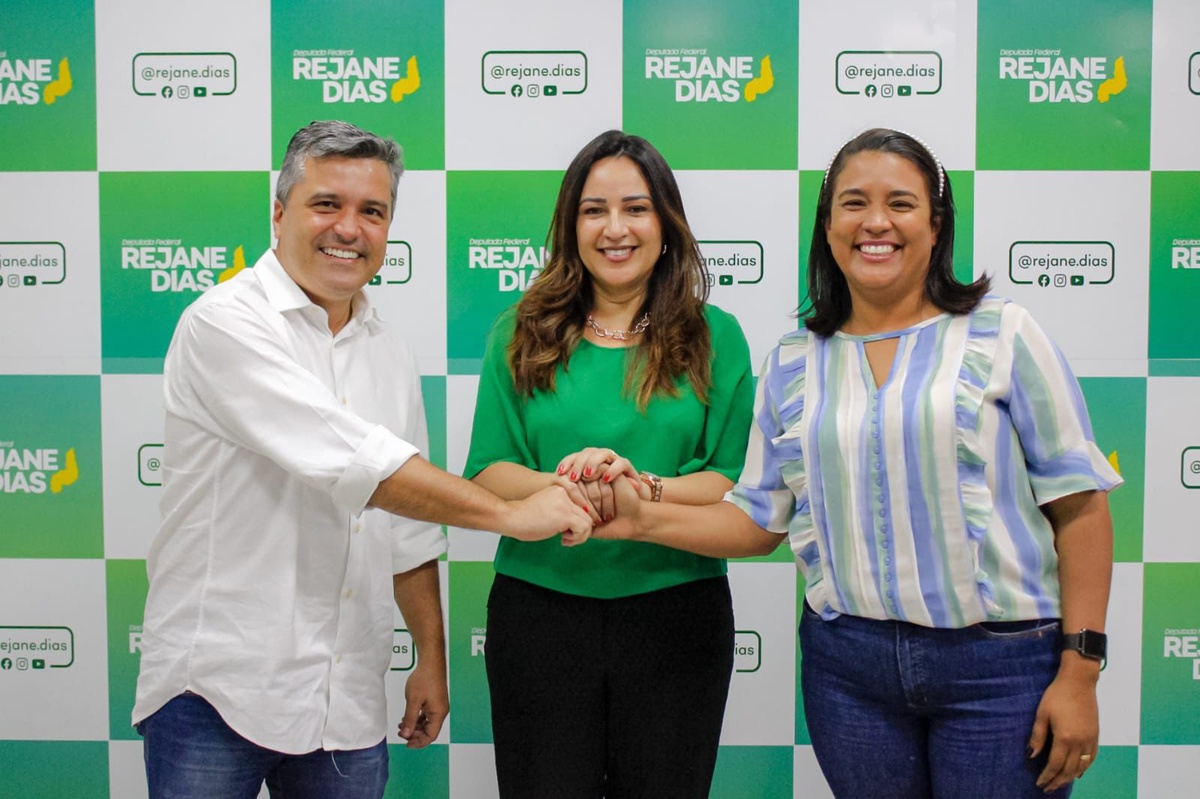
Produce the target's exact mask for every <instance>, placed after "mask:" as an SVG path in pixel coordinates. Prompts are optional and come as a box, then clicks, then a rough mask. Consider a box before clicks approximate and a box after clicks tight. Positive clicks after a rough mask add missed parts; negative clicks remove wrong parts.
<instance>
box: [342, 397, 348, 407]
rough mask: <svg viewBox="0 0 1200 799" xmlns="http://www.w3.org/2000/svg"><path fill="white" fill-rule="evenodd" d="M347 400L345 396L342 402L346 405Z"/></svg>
mask: <svg viewBox="0 0 1200 799" xmlns="http://www.w3.org/2000/svg"><path fill="white" fill-rule="evenodd" d="M346 402H347V400H346V398H345V397H342V404H343V405H345V404H346Z"/></svg>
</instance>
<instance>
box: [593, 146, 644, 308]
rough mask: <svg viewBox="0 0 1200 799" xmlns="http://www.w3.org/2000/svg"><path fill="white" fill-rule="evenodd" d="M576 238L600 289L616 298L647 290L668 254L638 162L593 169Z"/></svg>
mask: <svg viewBox="0 0 1200 799" xmlns="http://www.w3.org/2000/svg"><path fill="white" fill-rule="evenodd" d="M575 236H576V239H577V241H578V244H579V257H580V259H581V260H582V261H583V265H584V267H585V268H586V269H587V271H588V274H590V275H591V276H592V280H593V281H594V284H595V287H596V290H597V291H600V292H603V293H604V294H607V295H610V296H615V297H623V296H628V295H636V294H638V293H643V292H645V290H646V284H647V283H648V282H649V281H650V274H651V273H652V272H653V271H654V265H655V264H656V263H657V262H658V257H659V255H660V254H661V253H662V246H663V241H662V225H661V224H660V223H659V219H658V213H657V211H655V209H654V204H653V203H652V202H651V200H650V187H649V186H648V185H647V184H646V179H645V178H644V177H642V171H641V169H639V168H638V166H637V164H636V163H634V162H633V161H631V160H630V159H628V158H625V157H623V156H613V157H609V158H602V159H601V160H599V161H597V162H596V163H595V164H593V165H592V169H591V171H590V172H588V177H587V180H586V181H585V182H584V184H583V192H582V194H581V195H580V198H579V215H578V217H576V220H575Z"/></svg>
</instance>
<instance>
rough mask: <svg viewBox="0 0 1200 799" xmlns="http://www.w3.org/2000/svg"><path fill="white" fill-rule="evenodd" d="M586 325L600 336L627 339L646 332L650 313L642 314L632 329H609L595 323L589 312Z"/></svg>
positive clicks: (618, 339)
mask: <svg viewBox="0 0 1200 799" xmlns="http://www.w3.org/2000/svg"><path fill="white" fill-rule="evenodd" d="M587 323H588V327H590V328H591V329H592V330H594V331H595V332H596V335H597V336H599V337H600V338H611V339H612V340H613V341H628V340H629V339H630V338H632V337H633V336H637V335H641V334H642V333H644V332H646V328H648V327H650V314H649V313H644V314H642V318H641V319H639V320H638V321H637V324H636V325H634V326H633V329H632V330H609V329H608V328H606V327H600V325H598V324H596V320H595V319H593V318H592V315H591V314H588V315H587Z"/></svg>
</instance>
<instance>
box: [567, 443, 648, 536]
mask: <svg viewBox="0 0 1200 799" xmlns="http://www.w3.org/2000/svg"><path fill="white" fill-rule="evenodd" d="M621 478H624V479H625V484H626V485H628V486H629V487H630V488H632V489H633V491H634V492H635V493H634V494H630V493H629V492H628V491H621V492H619V494H618V492H617V491H616V490H615V488H616V486H617V485H618V484H619V483H618V481H619V480H620V479H621ZM554 482H555V484H556V485H559V486H562V487H563V488H564V489H566V491H567V495H568V496H569V497H570V498H571V501H572V502H574V503H575V504H576V505H578V506H579V507H581V508H583V509H584V510H585V511H587V513H588V515H589V516H590V517H591V519H592V525H593V528H595V529H596V530H597V531H598V530H599V528H602V527H603V526H605V525H606V524H608V523H609V522H611V521H613V520H614V519H616V518H617V517H618V515H621V510H622V508H624V509H626V510H628V509H629V508H631V507H632V506H631V504H630V502H631V501H636V500H641V499H650V488H649V486H647V485H646V484H645V483H643V482H642V480H641V477H639V475H638V471H637V469H635V468H634V466H633V464H632V463H631V462H630V461H629V459H628V458H622V457H621V456H620V455H618V454H617V453H616V452H614V451H613V450H611V449H607V448H600V447H587V448H586V449H582V450H580V451H578V452H574V453H571V454H570V455H567V456H566V457H565V458H563V459H562V460H561V461H559V463H558V467H557V468H556V470H555V476H554ZM599 537H604V536H603V535H600V536H599ZM584 540H586V537H581V536H578V535H575V534H572V533H563V536H562V542H563V545H564V546H576V545H578V544H581V543H583V541H584Z"/></svg>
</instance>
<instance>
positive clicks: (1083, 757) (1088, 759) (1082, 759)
mask: <svg viewBox="0 0 1200 799" xmlns="http://www.w3.org/2000/svg"><path fill="white" fill-rule="evenodd" d="M1079 760H1080V762H1082V763H1090V762H1091V761H1092V756H1091V755H1080V756H1079Z"/></svg>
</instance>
